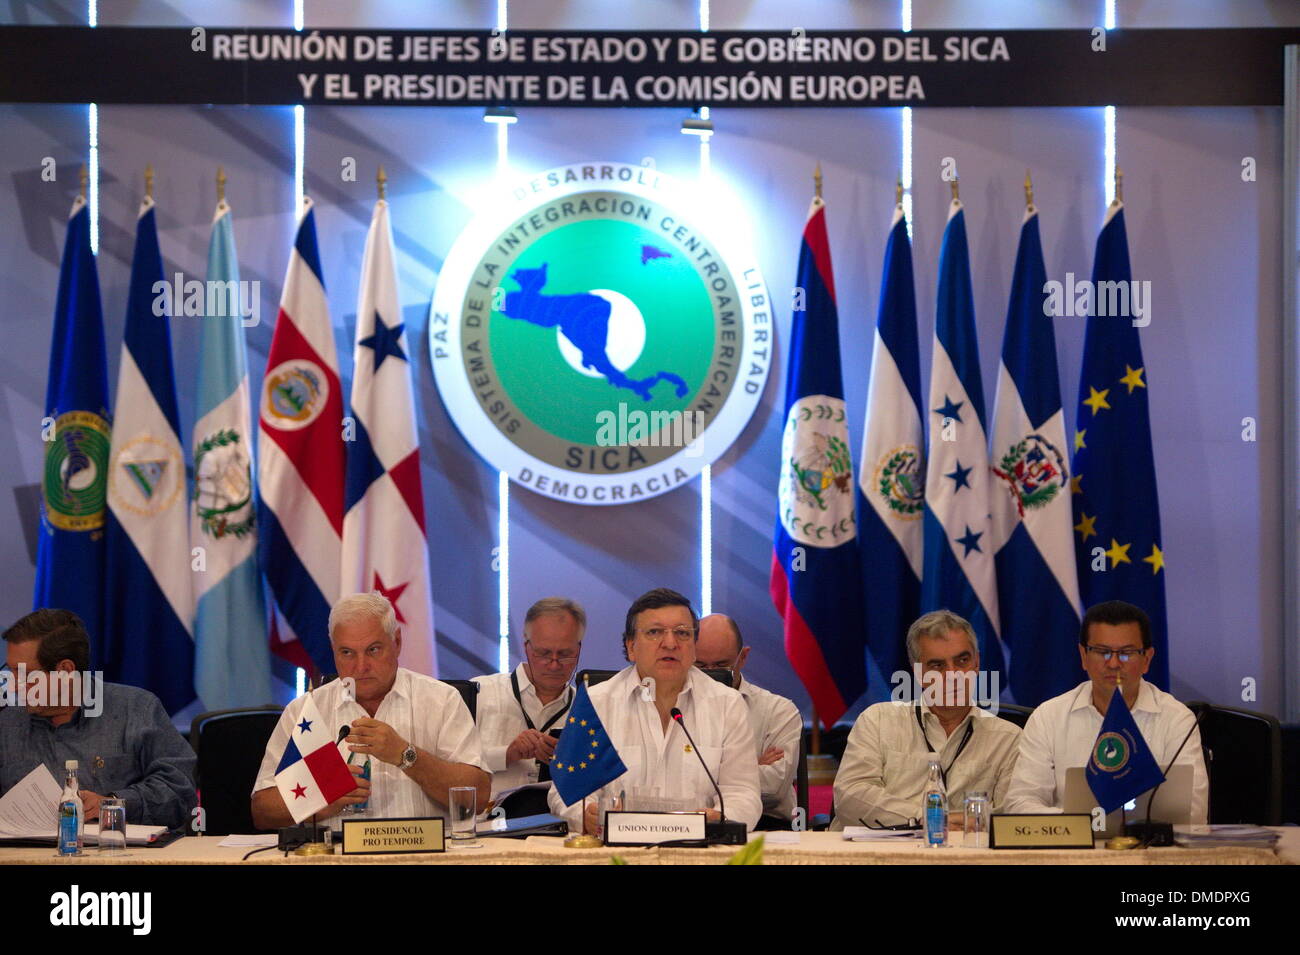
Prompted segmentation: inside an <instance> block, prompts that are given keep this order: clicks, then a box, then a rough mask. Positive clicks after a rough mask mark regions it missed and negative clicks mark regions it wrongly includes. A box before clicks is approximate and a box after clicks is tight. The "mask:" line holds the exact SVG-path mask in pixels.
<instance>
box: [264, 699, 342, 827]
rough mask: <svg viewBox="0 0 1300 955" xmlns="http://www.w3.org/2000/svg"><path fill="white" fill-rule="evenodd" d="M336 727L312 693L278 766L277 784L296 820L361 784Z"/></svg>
mask: <svg viewBox="0 0 1300 955" xmlns="http://www.w3.org/2000/svg"><path fill="white" fill-rule="evenodd" d="M335 732H336V727H332V726H328V725H327V724H326V723H325V720H324V718H323V717H322V716H321V715H320V710H318V709H317V708H316V703H315V701H313V700H312V698H311V694H310V693H309V694H307V698H306V699H305V700H303V707H302V710H301V711H300V712H299V714H298V722H297V723H295V724H294V727H293V735H292V736H290V737H289V743H288V745H287V746H285V748H284V756H282V757H281V758H280V765H279V766H277V767H276V768H275V786H276V788H277V789H279V790H280V795H281V796H283V797H284V805H285V807H286V808H288V810H289V814H290V815H291V816H293V821H294V822H302V821H303V820H304V819H306V818H307V817H308V816H310V815H312V814H313V813H317V812H320V811H321V810H322V809H324V808H325V807H326V806H328V805H329V804H330V803H332V802H333V801H334V800H336V799H340V798H342V797H343V796H346V795H347V794H348V793H350V792H352V790H354V789H356V788H357V777H356V776H354V775H352V770H350V769H348V764H347V762H346V761H345V760H344V759H343V754H342V753H341V752H339V747H338V744H337V743H336V742H335V738H336V737H335V735H334V734H335Z"/></svg>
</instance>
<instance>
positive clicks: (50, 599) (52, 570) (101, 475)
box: [32, 197, 112, 663]
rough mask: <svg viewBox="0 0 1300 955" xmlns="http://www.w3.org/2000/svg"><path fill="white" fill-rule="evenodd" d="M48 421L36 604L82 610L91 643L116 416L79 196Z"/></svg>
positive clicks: (98, 606) (66, 258)
mask: <svg viewBox="0 0 1300 955" xmlns="http://www.w3.org/2000/svg"><path fill="white" fill-rule="evenodd" d="M45 415H46V418H47V419H48V420H47V421H46V422H45V423H44V424H43V429H45V430H44V433H43V435H42V437H43V438H44V439H45V467H44V473H43V475H42V477H41V526H40V533H39V537H38V538H37V547H36V589H35V595H34V598H33V600H32V605H33V606H34V607H35V608H37V609H39V608H41V607H59V608H62V609H64V610H71V611H73V612H75V613H76V614H77V616H79V617H80V618H81V619H82V621H83V622H84V623H85V625H86V630H87V632H89V634H90V639H91V641H92V643H93V642H97V641H98V640H100V639H101V636H102V633H103V601H104V510H105V509H104V495H105V491H106V488H107V483H108V452H109V445H110V440H111V437H110V427H109V422H110V421H111V420H112V419H111V416H110V414H109V410H108V366H107V362H106V359H105V357H104V317H103V313H102V310H101V308H100V301H99V276H98V275H97V273H96V270H95V256H94V253H93V252H92V251H91V249H90V212H89V211H88V210H87V208H86V200H85V199H82V198H80V197H78V198H77V200H76V202H74V203H73V204H72V212H71V213H70V214H69V216H68V230H67V237H66V238H65V239H64V243H63V265H62V267H61V268H60V270H59V294H58V303H57V304H56V305H55V308H54V335H53V338H52V340H51V342H50V375H49V379H48V382H47V384H46V388H45ZM51 422H52V425H53V426H52V428H51V427H50V425H51ZM95 662H96V663H98V661H95Z"/></svg>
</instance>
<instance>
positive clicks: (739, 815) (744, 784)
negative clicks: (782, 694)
mask: <svg viewBox="0 0 1300 955" xmlns="http://www.w3.org/2000/svg"><path fill="white" fill-rule="evenodd" d="M697 629H698V620H697V619H696V616H695V611H694V610H693V609H692V608H691V603H690V601H689V600H687V599H686V598H685V597H683V596H682V595H681V594H679V593H677V592H676V591H673V590H668V589H666V588H659V589H657V590H651V591H650V592H649V593H646V594H643V595H642V596H640V597H638V598H637V599H636V601H635V602H634V603H633V604H632V606H631V607H630V608H629V609H628V612H627V621H626V623H625V625H624V628H623V655H624V657H626V658H627V659H628V660H629V661H630V662H631V666H628V667H627V668H625V669H623V670H620V671H619V672H618V673H617V674H615V675H614V676H613V677H611V678H610V679H609V680H607V681H605V682H604V683H601V684H599V685H597V686H593V687H592V688H591V690H590V698H591V703H592V706H593V707H594V708H595V710H596V713H597V714H598V715H599V717H600V722H601V723H602V724H603V725H604V727H605V730H606V731H607V732H608V734H609V738H610V742H611V743H612V744H613V746H614V748H615V749H616V750H617V751H618V754H619V756H620V757H622V759H623V763H624V764H625V765H626V766H627V772H625V773H624V774H623V775H621V776H619V777H618V778H617V779H615V780H614V781H613V782H611V783H609V784H608V785H606V786H605V787H604V788H603V789H601V790H599V791H598V792H597V793H595V794H593V796H592V798H590V799H587V800H578V801H576V802H575V803H574V804H573V805H571V806H566V805H565V804H564V801H563V800H562V799H561V798H560V796H559V794H558V793H557V792H556V791H554V790H552V791H551V794H550V797H549V799H550V805H551V811H552V812H554V813H556V814H557V815H561V816H563V817H564V818H565V819H566V820H567V821H568V823H569V826H570V828H571V829H574V830H576V829H577V827H578V825H579V823H580V822H581V824H582V825H583V830H584V831H585V832H588V833H593V834H594V833H595V831H596V825H597V821H598V814H599V812H600V808H601V806H602V805H603V806H604V808H606V809H613V808H624V809H632V810H645V811H655V810H688V811H697V812H706V813H707V814H708V818H709V820H710V821H718V820H720V819H721V818H722V810H724V809H725V813H726V818H727V819H729V820H731V821H734V822H743V823H744V824H745V827H746V829H752V828H753V827H754V825H755V824H756V823H757V822H758V818H759V815H760V814H761V813H762V810H763V802H762V798H761V796H760V795H759V783H758V763H757V762H756V761H755V760H754V736H753V731H752V730H751V729H750V726H749V714H748V711H747V710H746V706H745V700H744V698H743V697H742V696H741V695H740V694H739V693H737V692H736V691H735V690H733V689H731V688H730V687H726V686H723V685H722V684H721V683H719V682H717V681H716V680H714V679H712V678H711V677H709V676H707V675H706V674H704V673H702V672H700V671H699V670H698V669H697V668H696V667H695V636H696V631H697ZM674 711H677V712H676V713H675V712H674ZM679 716H680V718H678V717H679ZM569 729H570V727H567V726H566V731H568V730H569ZM687 731H689V736H688V732H687ZM692 738H693V739H694V743H692V742H691V739H692ZM705 766H707V767H708V770H707V771H706V770H705ZM710 774H712V776H713V778H714V779H715V780H716V781H717V786H716V787H715V786H714V784H713V782H712V781H710V779H709V775H710ZM719 795H721V803H720V802H719ZM584 805H585V807H586V808H585V812H584V808H583V807H584Z"/></svg>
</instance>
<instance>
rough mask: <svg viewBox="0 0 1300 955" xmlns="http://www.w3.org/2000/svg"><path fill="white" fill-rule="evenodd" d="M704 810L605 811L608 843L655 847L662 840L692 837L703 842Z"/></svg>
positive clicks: (611, 844) (671, 840) (673, 840)
mask: <svg viewBox="0 0 1300 955" xmlns="http://www.w3.org/2000/svg"><path fill="white" fill-rule="evenodd" d="M704 818H705V817H704V813H702V812H624V811H621V810H617V811H616V810H611V811H609V812H607V813H605V845H607V846H654V845H659V844H660V843H662V842H676V841H677V840H679V839H692V840H699V841H700V842H703V841H704V840H705V832H704Z"/></svg>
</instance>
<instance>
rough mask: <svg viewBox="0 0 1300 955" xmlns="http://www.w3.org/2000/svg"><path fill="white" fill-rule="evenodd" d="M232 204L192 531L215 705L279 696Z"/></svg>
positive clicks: (200, 422)
mask: <svg viewBox="0 0 1300 955" xmlns="http://www.w3.org/2000/svg"><path fill="white" fill-rule="evenodd" d="M230 218H231V216H230V206H229V205H227V204H226V201H225V200H224V199H222V200H221V201H220V202H219V203H217V211H216V215H215V217H214V218H213V222H212V238H211V240H210V241H209V244H208V289H209V292H210V294H209V295H208V296H207V313H206V314H205V315H204V317H203V328H202V330H201V332H200V334H201V340H200V344H199V377H198V407H197V409H196V414H195V416H194V417H195V421H194V443H193V454H194V494H193V502H192V508H191V511H190V538H191V541H192V542H193V543H194V545H195V546H196V547H202V548H203V554H204V561H203V564H202V566H201V568H196V570H195V574H194V587H195V597H196V600H195V612H194V652H195V664H194V685H195V689H196V690H197V691H198V694H199V697H200V699H202V700H203V705H204V707H205V708H206V709H209V710H218V709H228V708H231V707H237V706H256V705H259V704H262V703H270V702H271V663H270V654H269V651H268V649H267V643H266V639H267V637H266V607H265V604H264V602H263V600H262V578H261V574H260V573H259V572H258V569H257V527H256V502H255V501H254V500H253V498H254V488H253V472H252V464H253V456H252V453H253V440H252V438H253V418H252V405H251V402H250V399H249V391H248V369H247V363H246V361H245V358H244V326H243V321H242V319H241V316H242V314H243V312H242V304H243V303H242V302H241V301H240V295H241V288H240V284H239V263H238V260H237V259H236V257H235V233H234V229H233V228H232V227H231V222H230Z"/></svg>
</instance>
